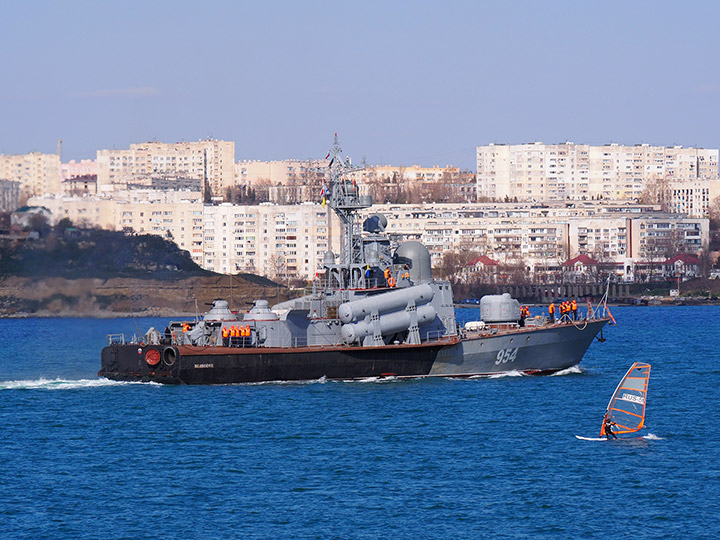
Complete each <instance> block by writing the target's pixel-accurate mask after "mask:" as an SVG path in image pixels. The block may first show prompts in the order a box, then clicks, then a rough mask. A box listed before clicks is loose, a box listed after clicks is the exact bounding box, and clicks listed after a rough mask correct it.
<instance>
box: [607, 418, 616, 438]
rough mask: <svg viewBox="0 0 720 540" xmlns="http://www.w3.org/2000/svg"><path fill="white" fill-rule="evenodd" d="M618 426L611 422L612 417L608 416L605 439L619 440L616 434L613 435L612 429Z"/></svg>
mask: <svg viewBox="0 0 720 540" xmlns="http://www.w3.org/2000/svg"><path fill="white" fill-rule="evenodd" d="M616 425H617V424H616V423H615V422H613V421H612V420H610V416H607V415H606V416H605V437H607V438H608V439H609V438H610V437H612V438H613V439H617V435H615V433H613V429H612V427H613V426H616Z"/></svg>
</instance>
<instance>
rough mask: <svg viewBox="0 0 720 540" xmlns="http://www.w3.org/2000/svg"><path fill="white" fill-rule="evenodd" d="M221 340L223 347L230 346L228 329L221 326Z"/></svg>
mask: <svg viewBox="0 0 720 540" xmlns="http://www.w3.org/2000/svg"><path fill="white" fill-rule="evenodd" d="M222 340H223V347H227V346H228V345H229V344H230V328H229V327H227V326H223V328H222Z"/></svg>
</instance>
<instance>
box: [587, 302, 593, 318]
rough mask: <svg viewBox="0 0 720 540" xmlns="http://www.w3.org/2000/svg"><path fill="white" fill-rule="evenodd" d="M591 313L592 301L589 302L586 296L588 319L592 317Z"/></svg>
mask: <svg viewBox="0 0 720 540" xmlns="http://www.w3.org/2000/svg"><path fill="white" fill-rule="evenodd" d="M592 314H593V308H592V302H591V301H590V299H589V298H588V312H587V318H588V319H592V318H593V317H592Z"/></svg>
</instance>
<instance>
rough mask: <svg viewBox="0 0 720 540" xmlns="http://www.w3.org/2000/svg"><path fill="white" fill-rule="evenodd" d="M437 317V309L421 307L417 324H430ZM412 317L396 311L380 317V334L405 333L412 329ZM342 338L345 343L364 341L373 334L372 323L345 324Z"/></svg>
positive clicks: (428, 306)
mask: <svg viewBox="0 0 720 540" xmlns="http://www.w3.org/2000/svg"><path fill="white" fill-rule="evenodd" d="M436 317H437V312H436V311H435V308H434V307H433V306H431V305H427V304H426V305H424V306H419V307H418V308H417V324H418V326H423V325H425V324H430V323H431V322H433V321H434V320H435V318H436ZM411 322H412V320H411V315H410V313H409V312H407V311H396V312H394V313H386V314H385V315H380V317H379V323H380V333H381V334H382V335H383V336H387V335H388V334H395V333H397V332H404V331H405V330H407V329H408V328H410V324H411ZM341 332H342V336H343V340H344V341H345V343H353V342H354V341H356V340H358V339H363V338H364V337H365V336H367V335H369V334H371V333H372V323H370V322H366V321H359V322H356V323H350V324H344V325H343V327H342V329H341Z"/></svg>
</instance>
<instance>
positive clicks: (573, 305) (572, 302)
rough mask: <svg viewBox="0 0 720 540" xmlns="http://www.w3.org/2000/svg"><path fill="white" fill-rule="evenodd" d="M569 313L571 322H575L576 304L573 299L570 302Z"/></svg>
mask: <svg viewBox="0 0 720 540" xmlns="http://www.w3.org/2000/svg"><path fill="white" fill-rule="evenodd" d="M570 311H572V315H573V320H574V321H577V302H576V301H575V299H574V298H573V299H572V301H571V302H570Z"/></svg>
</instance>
